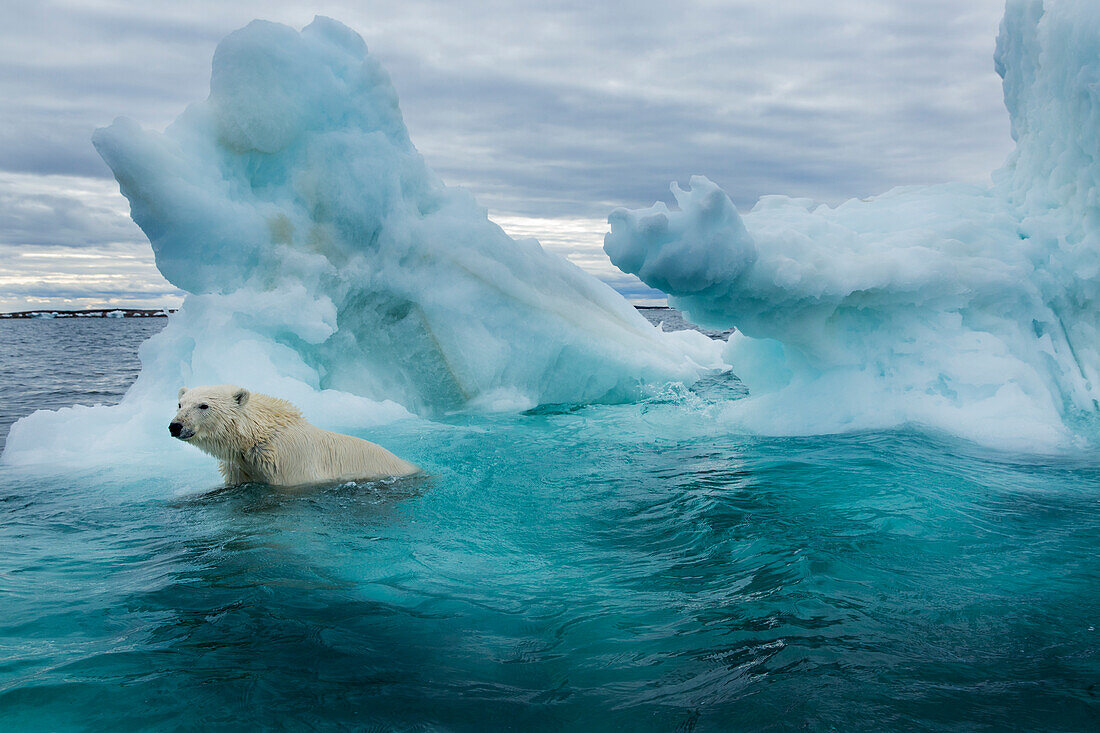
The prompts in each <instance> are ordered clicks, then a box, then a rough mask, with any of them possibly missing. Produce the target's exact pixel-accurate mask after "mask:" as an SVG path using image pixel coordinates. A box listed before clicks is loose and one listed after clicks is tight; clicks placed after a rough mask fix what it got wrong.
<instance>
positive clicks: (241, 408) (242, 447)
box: [168, 384, 420, 486]
mask: <svg viewBox="0 0 1100 733" xmlns="http://www.w3.org/2000/svg"><path fill="white" fill-rule="evenodd" d="M168 430H169V432H171V434H172V437H174V438H179V439H180V440H182V441H185V442H187V443H191V444H192V445H195V446H197V447H198V448H200V449H202V450H203V451H205V452H207V453H209V454H210V455H212V456H214V457H216V458H218V459H220V461H221V464H220V465H219V468H220V469H221V472H222V476H223V477H224V478H225V482H226V484H228V485H230V486H233V485H236V484H242V483H247V482H250V481H255V482H259V483H265V484H272V485H274V486H295V485H298V484H310V483H318V482H322V481H348V480H355V479H362V480H373V479H379V478H385V477H389V476H408V475H410V474H413V473H417V472H418V471H419V470H420V469H419V468H417V467H416V466H414V465H413V464H411V463H409V462H408V461H403V460H401V459H400V458H398V457H397V456H395V455H394V454H393V453H390V452H389V451H388V450H386V449H385V448H383V447H381V446H378V445H375V444H374V443H371V442H369V441H366V440H362V439H360V438H354V437H352V436H350V435H341V434H340V433H330V432H329V431H327V430H322V429H321V428H318V427H315V426H313V425H310V424H309V423H308V422H307V421H306V419H305V418H304V417H302V413H301V411H299V410H298V408H297V407H295V406H294V405H292V404H290V403H289V402H287V401H286V400H281V399H278V398H276V397H271V396H268V395H265V394H259V393H252V392H249V391H248V390H247V389H244V388H242V387H235V386H233V385H228V384H223V385H215V386H207V387H194V388H192V389H187V388H186V387H183V388H182V389H180V391H179V412H177V413H176V417H175V419H173V420H172V423H171V424H170V425H169V426H168Z"/></svg>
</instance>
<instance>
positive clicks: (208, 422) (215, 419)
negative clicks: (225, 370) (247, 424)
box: [168, 384, 251, 443]
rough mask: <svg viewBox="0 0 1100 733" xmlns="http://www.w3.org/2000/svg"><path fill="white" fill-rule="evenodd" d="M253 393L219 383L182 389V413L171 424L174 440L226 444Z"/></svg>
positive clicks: (180, 399) (180, 395) (180, 411)
mask: <svg viewBox="0 0 1100 733" xmlns="http://www.w3.org/2000/svg"><path fill="white" fill-rule="evenodd" d="M250 396H251V393H249V391H248V390H247V389H244V388H243V387H237V386H234V385H232V384H219V385H213V386H207V387H195V388H193V389H187V387H180V391H179V412H177V413H176V416H175V417H174V418H173V419H172V422H171V423H169V425H168V432H170V433H171V434H172V437H173V438H179V439H180V440H185V441H194V442H196V443H224V442H225V441H226V440H227V439H229V436H230V435H232V434H233V433H234V432H235V431H234V427H235V425H236V424H237V421H238V418H239V417H241V415H242V410H243V408H244V406H245V405H246V404H248V398H249V397H250Z"/></svg>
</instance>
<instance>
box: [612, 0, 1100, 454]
mask: <svg viewBox="0 0 1100 733" xmlns="http://www.w3.org/2000/svg"><path fill="white" fill-rule="evenodd" d="M995 62H996V68H997V71H998V73H999V74H1000V75H1001V76H1002V77H1003V79H1004V96H1005V104H1006V106H1007V108H1008V112H1009V115H1010V117H1011V121H1012V133H1013V137H1014V139H1015V140H1016V143H1017V147H1016V150H1015V152H1014V153H1013V154H1012V155H1011V157H1010V158H1009V160H1008V161H1007V162H1006V164H1005V166H1004V167H1003V168H1002V169H1000V170H999V171H996V172H995V173H994V174H993V185H992V186H991V187H987V188H983V187H978V186H970V185H962V184H946V185H938V186H929V187H904V188H898V189H894V190H892V191H890V192H888V193H886V194H883V195H881V196H878V197H876V198H873V199H870V200H851V201H847V202H845V203H843V204H841V205H840V206H837V207H835V208H831V207H829V206H824V205H818V204H815V203H814V202H813V201H810V200H806V199H793V198H788V197H784V196H765V197H763V198H761V199H760V201H759V203H757V204H756V206H755V207H754V208H753V209H752V210H751V211H750V212H748V213H747V214H745V215H744V216H743V217H742V216H740V215H739V214H738V212H737V210H736V208H735V207H734V205H733V204H732V203H731V202H730V200H729V198H728V197H727V196H726V195H725V193H723V192H722V191H721V190H720V189H719V188H718V187H717V186H715V185H714V184H713V183H712V182H710V181H709V180H707V179H706V178H703V177H694V178H692V180H691V185H690V188H689V190H686V191H685V190H680V189H679V188H678V187H677V186H676V185H675V184H674V185H673V195H674V197H675V198H676V201H677V204H678V210H669V209H668V208H667V207H666V206H665V205H664V204H660V203H658V204H656V205H655V206H653V207H652V208H649V209H643V210H636V211H627V210H624V209H619V210H616V211H615V212H613V213H612V214H611V216H610V225H611V232H610V233H609V234H608V235H607V237H606V239H605V250H606V251H607V253H608V255H609V256H610V257H611V259H612V261H613V262H614V263H615V264H616V265H618V266H619V267H620V268H621V269H623V270H624V271H626V272H630V273H635V274H637V275H638V276H639V277H640V278H641V279H642V280H643V281H645V282H646V283H647V284H649V285H652V286H653V287H656V288H659V289H661V290H663V291H664V292H666V293H668V294H669V296H670V303H671V304H672V305H675V306H676V307H679V308H681V309H683V310H685V311H687V313H688V315H689V317H690V318H692V319H693V320H695V321H696V322H698V323H700V324H702V325H706V326H710V327H715V328H728V327H731V326H734V327H736V328H737V329H738V330H739V333H738V334H736V335H735V336H734V337H733V338H731V339H730V343H729V346H728V348H727V352H726V359H727V361H729V363H731V364H732V365H733V368H734V371H735V372H736V374H737V375H738V376H739V377H740V378H741V379H742V380H743V381H744V382H745V383H746V385H747V386H748V388H749V390H750V395H751V397H750V398H749V399H746V400H743V401H740V402H738V403H733V404H731V406H730V407H729V409H728V410H727V415H726V416H727V418H728V419H730V420H731V421H734V422H737V423H740V424H742V425H743V426H746V427H748V428H750V429H754V430H759V431H763V432H767V433H773V434H812V433H822V432H833V431H843V430H852V429H871V428H888V427H894V426H899V425H904V424H920V425H923V426H927V427H931V428H934V429H939V430H945V431H949V432H951V433H953V434H956V435H961V436H964V437H967V438H971V439H974V440H977V441H980V442H983V443H987V444H993V445H997V446H1003V447H1009V448H1016V449H1024V450H1048V449H1059V448H1062V447H1065V446H1067V445H1069V444H1073V443H1079V442H1081V439H1082V436H1084V435H1090V434H1091V433H1092V432H1093V431H1092V430H1091V425H1092V424H1093V423H1094V421H1095V416H1096V414H1097V405H1098V400H1100V372H1098V369H1100V308H1098V306H1100V302H1098V300H1100V291H1098V287H1100V241H1098V235H1100V208H1098V207H1100V200H1098V196H1100V185H1098V183H1100V181H1098V177H1100V3H1096V2H1095V1H1092V0H1048V2H1047V3H1046V7H1045V9H1044V4H1043V3H1042V2H1040V1H1039V0H1010V1H1009V2H1008V5H1007V8H1006V11H1005V17H1004V20H1003V22H1002V26H1001V32H1000V36H999V38H998V41H997V50H996V55H995Z"/></svg>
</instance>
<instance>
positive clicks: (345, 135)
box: [4, 17, 724, 463]
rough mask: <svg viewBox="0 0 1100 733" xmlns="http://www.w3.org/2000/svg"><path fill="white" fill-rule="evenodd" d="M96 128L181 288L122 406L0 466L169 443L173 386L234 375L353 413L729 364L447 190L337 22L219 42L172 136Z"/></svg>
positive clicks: (607, 393) (486, 405) (271, 29)
mask: <svg viewBox="0 0 1100 733" xmlns="http://www.w3.org/2000/svg"><path fill="white" fill-rule="evenodd" d="M93 142H94V144H95V146H96V149H97V150H98V151H99V153H100V155H101V156H102V157H103V159H104V160H105V161H106V162H107V164H108V165H109V166H110V167H111V169H112V170H113V171H114V174H115V177H116V178H117V179H118V182H119V186H120V188H121V190H122V193H123V194H124V195H125V196H126V198H127V199H128V200H129V202H130V207H131V214H132V216H133V218H134V221H136V222H137V223H138V225H139V226H140V227H141V228H142V230H143V231H144V232H145V233H146V235H147V236H148V237H149V240H150V242H151V243H152V246H153V250H154V252H155V254H156V264H157V267H158V268H159V269H160V271H161V272H162V273H163V274H164V276H165V277H166V278H167V279H168V280H169V281H170V282H172V283H173V284H174V285H176V286H178V287H180V288H181V289H183V290H185V291H187V292H188V293H190V294H191V295H189V296H188V297H187V299H186V301H185V303H184V305H183V307H182V309H181V310H180V312H178V313H176V314H175V315H173V316H171V317H170V319H169V324H168V326H167V327H166V328H165V329H164V331H163V332H162V333H160V334H158V335H157V336H155V337H154V338H152V339H151V340H150V341H148V342H147V343H145V344H144V345H143V346H142V348H141V351H140V356H141V360H142V371H141V376H140V377H139V378H138V380H137V382H136V383H135V384H134V386H133V387H132V388H131V389H130V391H129V392H128V393H127V394H126V396H125V398H124V400H123V402H122V404H120V405H119V406H117V407H111V408H94V409H90V408H78V409H71V410H61V411H59V412H53V413H47V412H38V413H35V414H34V415H32V416H30V417H28V418H25V419H23V420H21V421H19V422H18V423H17V424H16V425H15V426H13V428H12V430H11V433H10V436H9V438H8V441H7V448H6V451H5V453H4V460H5V461H6V462H9V463H17V462H35V461H56V460H59V459H60V458H61V457H62V456H65V455H71V456H72V457H73V458H74V460H78V461H80V460H88V461H93V460H111V459H113V458H116V457H118V456H119V455H120V453H127V454H130V453H133V452H134V451H137V452H140V451H141V450H149V451H158V450H174V449H176V444H175V443H174V442H172V441H170V440H169V439H168V438H167V428H166V427H165V426H166V425H167V421H168V419H169V418H170V416H171V415H172V414H173V411H174V407H175V399H176V398H175V395H176V390H177V389H178V388H179V387H180V386H181V385H196V384H204V383H215V384H217V383H237V384H242V385H246V386H248V387H249V388H250V389H253V390H259V391H266V392H271V393H273V394H277V395H279V396H280V397H284V398H286V399H289V400H292V401H294V402H296V403H298V404H299V405H300V406H301V407H302V408H303V409H304V411H305V413H306V414H307V416H308V417H309V418H310V419H311V420H312V421H314V422H316V423H317V424H319V425H323V426H326V427H332V428H363V427H367V426H370V425H374V424H378V423H379V422H385V421H391V420H394V419H398V418H401V417H407V416H409V415H410V414H411V413H416V414H426V415H431V414H438V413H440V412H445V411H450V410H460V409H480V410H518V409H525V408H529V407H532V406H534V405H537V404H543V403H584V402H593V401H605V402H615V401H625V400H632V399H637V398H638V397H641V396H644V395H645V394H646V393H647V392H648V391H649V390H651V389H654V388H659V387H660V386H662V385H664V384H667V383H669V382H684V383H691V382H693V381H694V380H696V379H697V378H698V377H699V376H700V375H701V374H704V373H706V372H708V371H709V370H713V369H721V368H723V367H724V365H723V363H722V361H721V358H720V346H718V345H716V344H715V343H714V342H712V341H711V340H709V339H707V338H706V337H704V336H702V335H701V334H698V333H694V332H684V333H662V332H661V331H660V330H658V329H656V328H654V327H653V326H651V325H650V324H649V323H648V322H647V321H646V320H645V319H644V318H643V317H642V316H641V315H640V314H638V313H637V311H635V309H634V308H632V307H631V306H630V305H629V304H628V303H627V302H626V301H625V300H624V299H623V298H622V297H621V296H619V295H618V294H617V293H615V292H614V291H613V290H612V289H611V288H610V287H608V286H607V285H605V284H604V283H602V282H600V281H598V280H597V279H595V278H594V277H592V276H590V275H588V274H586V273H585V272H583V271H582V270H580V269H579V268H577V267H576V266H574V265H572V264H571V263H569V262H567V261H565V260H563V259H561V258H559V257H557V256H555V255H552V254H549V253H547V252H545V251H544V250H543V249H542V248H541V247H540V246H539V244H538V242H536V241H534V240H522V241H514V240H512V239H511V238H509V237H508V236H507V235H506V234H505V233H504V231H503V230H502V229H500V227H498V226H497V225H495V224H494V223H492V222H491V221H489V219H488V218H487V215H486V211H485V210H484V209H483V208H481V207H479V206H478V205H477V204H476V203H475V202H474V200H473V198H472V197H471V196H470V195H469V194H468V193H467V192H465V191H463V190H460V189H454V188H448V187H446V186H445V185H443V183H442V182H441V181H440V180H439V179H438V178H437V177H436V175H435V174H434V173H433V172H432V171H431V170H430V169H429V168H428V167H427V165H426V164H425V162H424V160H423V158H422V157H421V156H420V155H419V153H417V151H416V149H415V148H414V147H413V144H412V142H411V141H410V140H409V136H408V133H407V131H406V128H405V124H404V122H403V120H402V117H401V112H400V110H399V108H398V103H397V95H396V93H395V92H394V89H393V87H392V85H391V84H390V80H389V77H388V76H387V74H386V72H385V71H384V70H383V69H382V67H381V66H380V65H379V64H378V62H377V61H376V60H374V59H373V58H372V57H370V56H369V55H368V54H367V49H366V46H365V45H364V43H363V40H362V39H361V38H360V37H359V36H358V35H356V34H355V33H354V32H353V31H351V30H350V29H348V28H347V27H345V26H343V25H341V24H340V23H337V22H336V21H333V20H329V19H327V18H320V17H319V18H317V19H316V20H314V21H313V23H311V24H310V25H309V26H307V27H306V28H305V29H303V30H302V31H301V32H300V33H299V32H298V31H295V30H293V29H291V28H288V27H286V26H283V25H278V24H275V23H268V22H263V21H255V22H253V23H251V24H249V25H248V26H247V27H245V28H243V29H241V30H239V31H236V32H235V33H232V34H231V35H229V36H228V37H227V38H225V39H224V40H223V41H222V42H221V43H220V44H219V45H218V48H217V50H216V52H215V54H214V61H213V72H212V76H211V81H210V96H209V97H208V98H207V99H206V100H204V101H202V102H198V103H195V104H193V105H191V106H190V107H189V108H188V109H187V110H186V111H185V112H184V113H183V114H182V115H181V116H180V117H179V119H177V120H176V121H175V122H174V123H173V124H172V125H171V126H169V127H168V129H167V130H166V131H165V132H164V133H163V134H162V133H157V132H149V131H146V130H143V129H141V128H140V127H139V126H138V125H137V124H136V123H135V122H133V121H131V120H128V119H118V120H116V121H115V122H114V124H112V125H111V126H110V127H107V128H105V129H101V130H97V131H96V133H95V135H94V137H93Z"/></svg>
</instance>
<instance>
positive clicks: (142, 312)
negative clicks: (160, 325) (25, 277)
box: [0, 308, 176, 320]
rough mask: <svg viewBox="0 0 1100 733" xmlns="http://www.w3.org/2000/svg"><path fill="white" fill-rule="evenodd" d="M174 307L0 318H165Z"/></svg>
mask: <svg viewBox="0 0 1100 733" xmlns="http://www.w3.org/2000/svg"><path fill="white" fill-rule="evenodd" d="M175 312H176V309H175V308H155V309H154V308H92V309H89V310H79V311H66V310H52V309H45V310H34V311H16V312H15V313H0V319H12V318H41V319H44V320H50V319H53V318H166V317H167V316H168V314H169V313H175Z"/></svg>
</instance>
